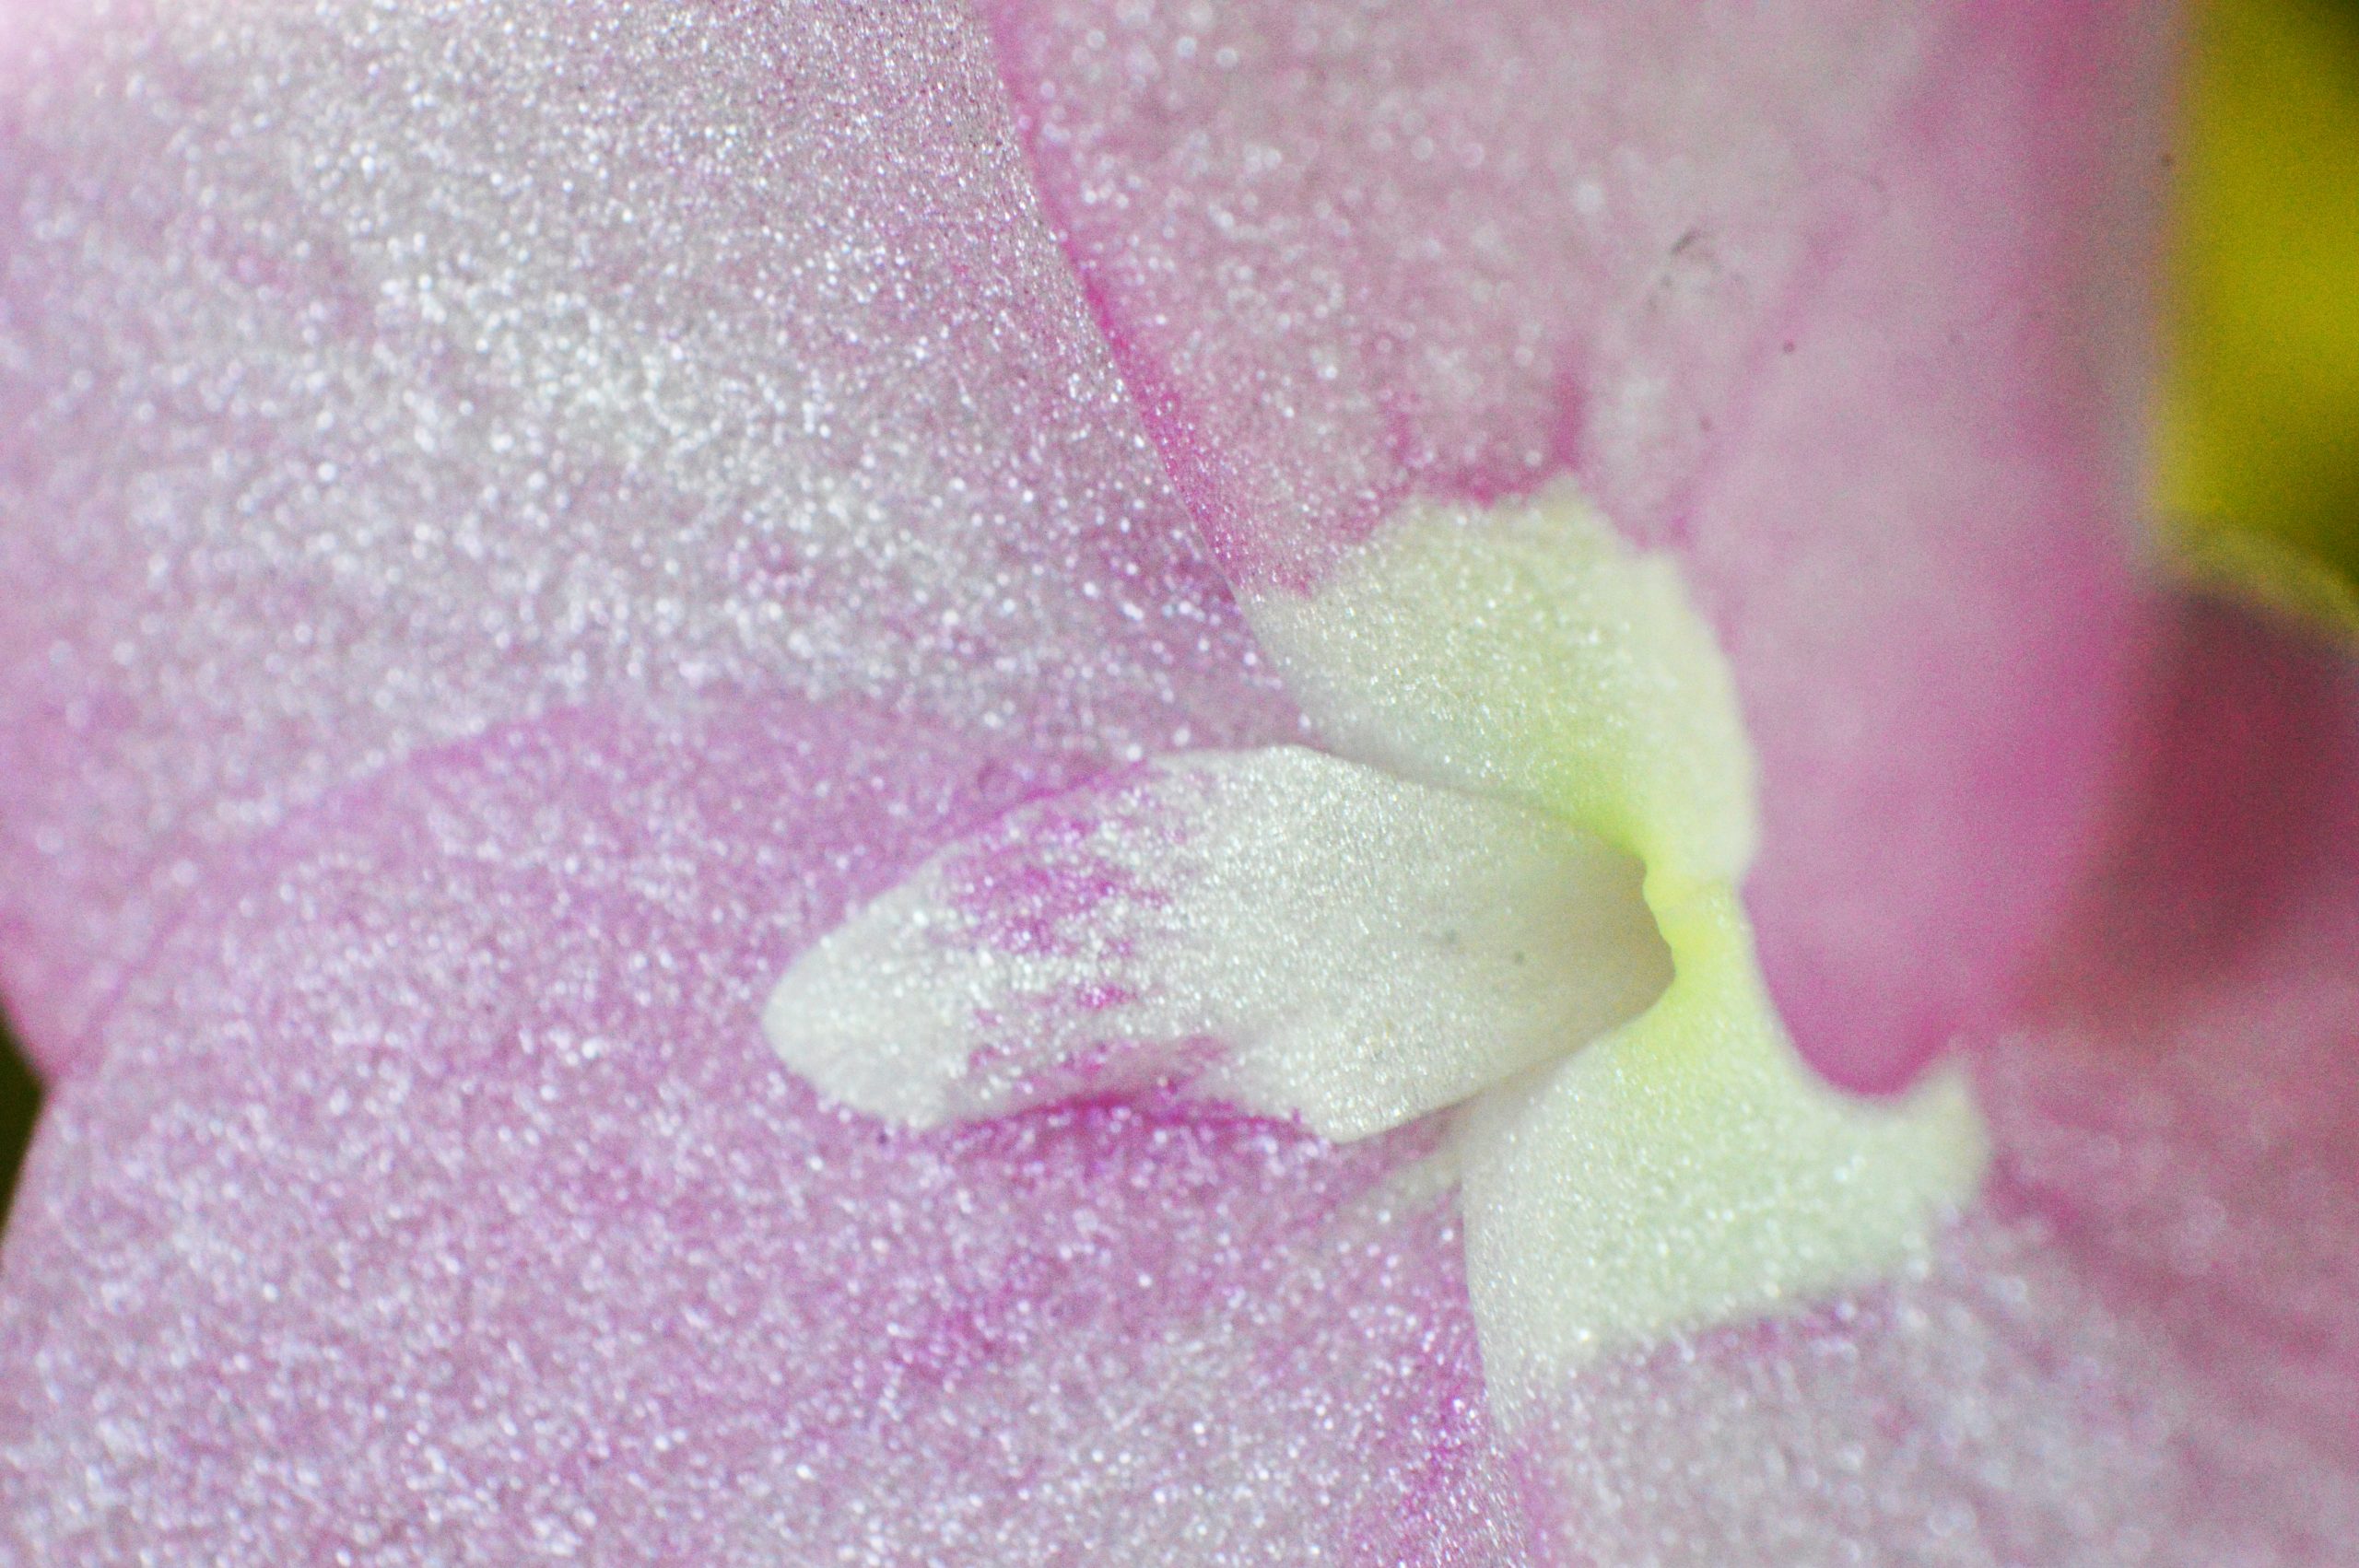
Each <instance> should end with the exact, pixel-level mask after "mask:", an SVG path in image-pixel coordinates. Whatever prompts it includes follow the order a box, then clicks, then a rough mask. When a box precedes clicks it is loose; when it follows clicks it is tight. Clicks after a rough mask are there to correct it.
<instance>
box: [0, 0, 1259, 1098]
mask: <svg viewBox="0 0 2359 1568" xmlns="http://www.w3.org/2000/svg"><path fill="white" fill-rule="evenodd" d="M81 10H82V8H81V7H79V6H76V7H65V6H61V7H57V8H56V9H55V12H51V11H48V10H47V9H44V11H43V13H41V15H39V16H37V17H35V18H27V19H20V20H19V21H18V23H17V25H18V27H22V28H32V29H39V28H41V25H42V24H44V23H46V25H47V30H48V31H50V32H53V33H54V34H55V35H56V38H55V41H53V42H52V43H51V44H50V45H49V49H48V52H47V53H45V54H44V53H38V52H36V51H35V50H34V49H33V48H32V46H31V45H30V44H29V43H27V42H24V41H19V42H18V44H17V45H16V46H15V53H13V54H12V55H11V56H10V58H9V60H8V63H7V64H6V66H5V67H0V79H6V80H8V81H9V82H10V83H11V84H12V85H11V86H10V88H9V89H8V91H7V93H6V107H5V109H0V113H4V114H5V115H6V119H5V120H0V127H5V134H6V144H5V152H0V182H5V191H0V204H5V205H0V211H4V212H6V214H8V215H9V216H8V217H7V219H6V221H7V223H8V229H7V232H6V241H5V246H4V247H0V267H5V269H6V273H5V287H0V311H5V314H0V345H5V346H0V408H4V409H5V410H6V417H0V512H4V513H5V515H6V517H7V518H8V519H9V520H10V522H9V526H8V527H7V528H6V529H5V530H0V583H5V585H6V591H7V594H8V597H9V601H10V605H9V611H8V613H7V614H6V615H4V616H0V733H6V735H7V736H8V737H9V742H10V743H9V746H8V748H7V753H6V762H5V765H0V766H5V767H6V773H5V776H0V783H5V788H6V801H7V805H8V810H7V813H6V822H5V827H0V922H5V927H0V929H5V930H6V932H7V933H8V937H9V940H8V941H7V942H6V946H5V951H0V967H5V975H6V981H7V984H8V986H9V998H10V1000H11V1003H12V1005H13V1006H15V1007H16V1008H17V1009H18V1015H19V1017H20V1019H21V1021H22V1022H23V1023H24V1024H25V1025H26V1026H27V1033H28V1034H29V1036H30V1037H31V1039H32V1041H33V1042H34V1045H35V1047H36V1048H37V1049H38V1050H39V1051H40V1052H41V1055H42V1056H43V1057H44V1058H45V1059H48V1060H49V1061H51V1062H53V1063H62V1062H64V1061H65V1060H67V1059H71V1058H72V1057H74V1056H75V1055H76V1053H77V1052H78V1051H79V1050H80V1049H81V1042H82V1034H83V1030H84V1027H85V1025H86V1024H87V1022H88V1019H89V1017H90V1016H91V1013H92V1010H93V1009H94V1007H96V1006H97V1005H99V1004H100V1002H102V1000H103V999H104V998H105V997H106V996H107V995H108V994H109V992H110V991H111V989H113V988H114V987H115V985H116V984H117V983H119V980H120V978H121V977H122V975H123V972H124V970H125V967H126V965H129V964H130V963H131V962H132V961H133V960H134V959H135V955H136V954H138V953H139V952H140V951H141V950H142V949H143V948H144V947H145V946H146V945H147V943H148V942H150V941H152V940H153V939H154V933H155V932H156V930H158V927H159V926H160V925H162V924H164V923H167V922H168V921H169V919H170V915H171V911H172V910H173V909H174V908H175V907H177V906H178V904H179V902H180V900H181V899H182V896H183V895H184V894H185V891H186V889H187V888H188V886H189V885H190V884H191V883H192V882H194V880H196V879H199V878H200V877H201V876H202V875H204V874H205V867H206V866H207V865H208V864H209V862H210V860H211V858H212V856H213V854H214V853H215V852H216V850H217V847H219V846H221V845H223V844H225V843H230V842H234V841H235V840H237V839H238V838H239V837H242V836H244V835H246V834H249V833H252V831H254V830H255V829H256V828H258V827H261V826H264V825H267V824H269V823H270V822H273V821H275V820H276V819H277V818H279V817H280V816H281V815H283V814H284V813H285V812H286V811H287V810H288V808H289V807H290V806H292V805H296V804H299V803H300V802H305V801H308V800H312V799H316V798H318V797H319V796H320V795H321V794H322V793H323V791H325V790H330V789H332V788H334V786H335V785H336V784H338V783H339V782H342V781H344V780H347V779H350V778H357V777H360V776H363V775H365V774H366V773H368V772H369V771H370V770H371V769H373V768H376V767H380V766H383V765H384V764H385V763H386V762H388V761H389V760H391V759H393V758H395V757H398V756H399V755H402V754H404V753H405V752H406V751H408V750H410V749H412V748H414V747H416V746H418V745H422V744H429V743H438V742H441V741H447V740H451V739H454V738H457V737H460V736H463V735H465V734H468V733H472V732H475V731H479V730H481V729H482V728H484V727H485V726H487V725H489V724H492V723H495V722H498V721H499V720H503V719H507V718H511V717H515V716H518V715H521V714H524V713H529V712H533V711H537V710H541V709H545V708H550V707H554V706H561V705H564V704H568V703H576V702H584V701H591V700H596V699H599V698H602V697H608V696H625V697H628V698H630V699H633V700H637V701H640V702H642V703H646V704H650V705H654V706H662V705H663V704H664V703H666V702H669V701H671V700H674V699H675V698H676V697H679V696H683V695H685V694H687V693H690V692H694V691H697V690H699V689H703V688H708V687H710V686H714V685H726V684H742V685H751V686H755V687H759V688H762V689H768V690H785V691H792V692H798V693H803V694H806V695H811V696H820V697H832V696H839V695H840V696H858V697H864V698H867V699H869V700H872V701H875V702H879V703H884V704H886V705H889V706H892V707H895V708H901V709H903V710H907V711H911V712H918V713H926V714H933V715H936V716H942V717H945V718H947V719H949V720H951V721H954V722H956V723H957V724H959V725H961V726H963V727H966V728H969V729H972V730H975V731H980V732H984V733H990V734H996V735H1005V736H1009V737H1021V738H1022V739H1023V740H1024V741H1025V742H1026V743H1027V752H1028V753H1031V754H1039V755H1046V754H1051V753H1065V752H1074V753H1081V754H1086V755H1095V756H1101V757H1105V756H1115V757H1119V756H1123V755H1139V754H1141V753H1143V752H1144V750H1146V749H1150V748H1151V749H1156V750H1161V749H1168V748H1170V747H1172V746H1175V745H1179V746H1184V745H1188V744H1190V743H1195V744H1221V743H1237V742H1238V741H1240V740H1246V741H1251V740H1261V739H1265V738H1270V737H1271V736H1272V735H1273V734H1274V735H1276V736H1282V737H1283V736H1288V735H1290V734H1291V733H1292V724H1291V720H1290V716H1289V714H1288V712H1287V710H1286V708H1285V704H1284V702H1283V701H1282V700H1281V699H1279V698H1277V697H1276V696H1274V695H1272V693H1271V691H1270V690H1269V689H1267V688H1266V687H1262V688H1257V683H1256V680H1255V676H1254V673H1253V671H1252V668H1251V662H1250V652H1249V651H1248V648H1247V644H1246V643H1245V641H1244V638H1243V633H1242V631H1241V628H1240V627H1239V625H1238V620H1237V617H1236V614H1235V613H1234V610H1233V608H1232V607H1231V606H1230V604H1229V603H1228V602H1227V600H1226V595H1225V594H1224V593H1223V592H1222V591H1221V590H1220V589H1219V588H1218V587H1217V586H1216V584H1217V582H1218V580H1219V579H1218V578H1217V576H1216V574H1215V573H1214V572H1213V571H1212V570H1211V568H1209V566H1208V565H1206V564H1204V563H1203V560H1202V558H1201V556H1200V554H1199V552H1198V550H1197V548H1196V546H1195V544H1194V533H1193V531H1192V530H1191V528H1190V526H1189V524H1188V521H1187V516H1186V513H1185V512H1184V510H1183V509H1181V508H1180V506H1179V505H1178V504H1177V502H1176V501H1175V500H1174V499H1173V497H1172V496H1171V494H1170V491H1169V489H1168V486H1167V485H1166V484H1165V482H1164V480H1163V478H1162V475H1161V472H1160V469H1159V467H1158V464H1157V462H1156V458H1155V454H1154V451H1153V449H1152V448H1151V446H1150V445H1149V444H1148V442H1147V440H1146V439H1145V437H1144V432H1143V430H1142V429H1141V427H1140V426H1139V424H1138V422H1137V420H1136V418H1135V416H1134V415H1133V414H1132V413H1131V411H1130V406H1129V404H1128V402H1127V400H1126V398H1125V395H1124V393H1123V391H1122V388H1121V382H1120V380H1119V379H1118V378H1117V376H1116V375H1115V373H1114V370H1113V368H1112V365H1111V363H1110V361H1109V358H1108V357H1107V354H1106V351H1105V348H1104V345H1103V344H1102V342H1101V340H1100V338H1099V336H1098V333H1097V329H1096V328H1095V327H1094V326H1093V324H1092V323H1091V321H1090V319H1089V315H1088V312H1087V310H1086V307H1085V304H1084V301H1083V299H1082V297H1081V294H1080V291H1079V289H1078V288H1077V287H1076V286H1075V284H1074V279H1073V276H1072V274H1071V270H1070V268H1069V267H1068V266H1067V264H1066V263H1065V261H1064V258H1063V254H1062V252H1061V251H1060V249H1059V248H1058V246H1057V243H1056V241H1055V240H1053V238H1052V237H1051V236H1050V233H1049V232H1048V230H1047V228H1045V227H1044V225H1043V224H1042V222H1041V220H1040V217H1039V213H1038V211H1037V207H1036V204H1035V202H1034V199H1033V196H1032V193H1031V188H1030V183H1029V180H1028V177H1027V173H1026V170H1025V167H1024V162H1023V158H1022V156H1021V154H1020V152H1019V150H1018V149H1017V147H1016V146H1015V140H1014V135H1013V131H1012V127H1011V119H1010V115H1009V111H1008V109H1007V107H1006V101H1005V94H1004V93H1003V91H1002V90H1001V88H1000V86H999V83H998V80H997V78H996V76H994V75H993V74H992V63H991V57H990V53H989V51H988V49H987V47H986V46H985V42H984V40H983V38H982V35H981V33H980V29H978V28H977V27H975V26H974V25H973V24H971V23H970V22H968V20H967V19H966V18H964V17H963V16H962V15H961V14H960V13H959V12H958V11H957V8H956V7H955V6H945V5H922V6H894V7H866V8H861V7H855V8H839V7H832V6H798V7H793V8H791V9H788V8H779V7H771V6H745V7H722V8H717V9H703V8H678V7H665V6H622V5H609V6H537V5H528V4H518V5H502V4H496V3H495V4H477V3H475V0H467V3H464V4H451V5H440V6H437V5H427V6H371V5H367V4H359V3H350V0H329V3H326V4H323V5H321V6H317V7H315V8H312V7H304V6H288V5H266V6H257V5H252V4H245V3H242V0H223V3H218V4H216V3H213V0H187V3H170V4H165V5H161V6H155V7H154V8H153V13H152V15H151V14H150V11H149V7H147V6H142V5H137V4H128V5H125V6H121V7H117V8H114V9H112V10H111V11H109V12H106V13H102V15H103V16H105V17H106V18H107V19H106V20H105V21H104V23H103V25H96V26H93V25H91V24H90V22H89V21H88V20H87V19H85V18H83V17H82V16H81Z"/></svg>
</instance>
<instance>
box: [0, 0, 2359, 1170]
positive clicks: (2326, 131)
mask: <svg viewBox="0 0 2359 1568" xmlns="http://www.w3.org/2000/svg"><path fill="white" fill-rule="evenodd" d="M2189 40H2190V44H2191V57H2190V60H2189V69H2188V74H2187V80H2186V92H2187V108H2188V116H2187V123H2186V130H2185V133H2184V135H2183V136H2182V138H2181V141H2180V146H2179V156H2178V158H2177V164H2176V174H2177V181H2178V199H2177V207H2176V212H2175V214H2174V229H2173V246H2172V262H2171V269H2170V284H2171V303H2172V310H2171V354H2170V363H2169V373H2168V374H2167V376H2166V377H2165V389H2164V392H2163V395H2162V400H2161V408H2160V411H2159V420H2158V425H2157V435H2158V438H2159V439H2158V442H2157V451H2156V479H2155V484H2156V496H2155V500H2156V507H2155V511H2156V515H2157V517H2158V519H2159V521H2160V526H2161V527H2162V529H2163V531H2164V537H2165V540H2166V542H2167V543H2168V544H2170V546H2171V547H2172V549H2173V550H2174V551H2175V552H2176V553H2177V556H2179V558H2180V559H2181V560H2182V561H2183V562H2184V563H2185V564H2186V565H2187V567H2188V568H2189V569H2190V570H2191V571H2194V572H2196V573H2198V574H2200V575H2201V576H2204V577H2206V578H2209V579H2212V581H2214V582H2216V583H2219V584H2221V585H2224V586H2226V587H2228V588H2230V589H2232V590H2234V591H2240V592H2248V593H2251V594H2255V595H2258V596H2259V597H2261V598H2264V599H2266V600H2269V601H2271V602H2272V603H2276V604H2278V605H2280V606H2282V607H2285V608H2288V609H2291V610H2294V611H2295V612H2297V613H2299V614H2306V615H2308V616H2310V617H2312V618H2314V619H2317V620H2319V621H2321V622H2323V623H2326V624H2329V625H2336V626H2341V628H2342V629H2344V630H2346V631H2349V632H2351V633H2353V635H2359V593H2354V591H2353V584H2354V583H2359V0H2211V3H2210V4H2201V3H2199V4H2197V5H2196V6H2195V7H2194V10H2193V12H2192V14H2191V16H2190V27H2189ZM38 1103H39V1091H38V1089H37V1088H36V1086H35V1084H34V1082H33V1079H32V1076H31V1074H30V1073H29V1072H28V1071H26V1070H25V1067H24V1063H23V1060H22V1059H21V1058H20V1057H19V1056H18V1053H17V1051H16V1050H15V1048H14V1046H13V1043H12V1042H10V1041H9V1040H8V1038H7V1036H6V1024H5V1023H0V1210H5V1207H6V1200H7V1195H8V1192H9V1190H10V1189H11V1188H12V1187H13V1185H14V1181H15V1176H16V1169H17V1164H18V1160H19V1158H20V1157H21V1155H22V1153H23V1149H24V1144H25V1140H26V1138H27V1137H28V1136H29V1133H30V1131H31V1128H32V1123H33V1117H34V1114H35V1111H36V1108H37V1106H38Z"/></svg>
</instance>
